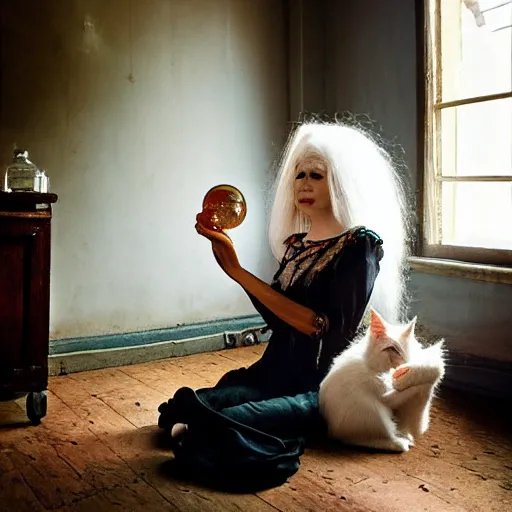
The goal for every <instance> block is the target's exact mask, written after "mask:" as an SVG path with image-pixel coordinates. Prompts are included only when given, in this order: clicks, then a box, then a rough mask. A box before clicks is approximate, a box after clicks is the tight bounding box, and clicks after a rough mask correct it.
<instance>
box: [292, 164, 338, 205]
mask: <svg viewBox="0 0 512 512" xmlns="http://www.w3.org/2000/svg"><path fill="white" fill-rule="evenodd" d="M327 172H328V171H327V164H326V162H325V160H323V159H322V157H320V156H319V155H308V156H306V157H305V158H302V159H300V160H299V162H298V163H297V166H296V168H295V180H294V202H295V207H296V208H297V209H298V210H300V211H301V212H303V213H305V214H306V215H311V214H314V213H315V212H321V211H326V210H330V209H331V197H330V195H329V183H328V179H327Z"/></svg>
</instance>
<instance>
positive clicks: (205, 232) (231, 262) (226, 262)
mask: <svg viewBox="0 0 512 512" xmlns="http://www.w3.org/2000/svg"><path fill="white" fill-rule="evenodd" d="M201 216H202V214H201V213H199V214H198V215H197V216H196V221H197V222H196V226H195V227H196V231H197V232H198V233H199V234H200V235H202V236H204V237H205V238H207V239H208V240H210V242H211V243H212V250H213V255H214V256H215V259H216V260H217V263H218V264H219V265H220V267H221V268H222V270H224V272H226V274H228V276H230V277H233V274H234V272H236V270H238V269H239V268H240V262H239V261H238V256H237V255H236V251H235V247H234V246H233V242H232V241H231V238H229V236H228V235H226V233H224V231H222V230H217V229H212V228H209V227H206V225H205V223H204V222H203V220H202V218H201Z"/></svg>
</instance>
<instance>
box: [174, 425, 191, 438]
mask: <svg viewBox="0 0 512 512" xmlns="http://www.w3.org/2000/svg"><path fill="white" fill-rule="evenodd" d="M187 430H188V425H185V423H175V424H174V426H173V427H172V430H171V437H178V436H179V435H180V434H183V433H184V432H186V431H187Z"/></svg>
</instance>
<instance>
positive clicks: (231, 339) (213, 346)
mask: <svg viewBox="0 0 512 512" xmlns="http://www.w3.org/2000/svg"><path fill="white" fill-rule="evenodd" d="M264 327H265V322H264V321H263V319H262V318H261V316H259V315H250V316H244V317H237V318H230V319H222V320H215V321H212V322H203V323H197V324H191V325H183V326H177V327H171V328H167V329H154V330H149V331H141V332H132V333H120V334H109V335H102V336H87V337H80V338H67V339H56V340H52V341H50V354H49V358H48V367H49V374H50V375H52V376H53V375H65V374H68V373H75V372H81V371H88V370H97V369H101V368H110V367H115V366H125V365H130V364H137V363H145V362H149V361H155V360H158V359H167V358H170V357H181V356H186V355H192V354H197V353H200V352H212V351H219V350H224V349H229V348H234V347H236V346H240V345H241V344H242V335H243V334H244V332H246V331H251V332H255V333H256V334H257V336H256V340H255V341H256V343H260V342H262V341H266V339H265V337H264V335H263V333H262V329H263V328H264Z"/></svg>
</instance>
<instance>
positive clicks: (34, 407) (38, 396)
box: [27, 391, 47, 425]
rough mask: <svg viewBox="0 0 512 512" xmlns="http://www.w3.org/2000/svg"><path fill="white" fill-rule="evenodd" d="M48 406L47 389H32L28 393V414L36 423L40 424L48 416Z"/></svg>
mask: <svg viewBox="0 0 512 512" xmlns="http://www.w3.org/2000/svg"><path fill="white" fill-rule="evenodd" d="M46 407H47V398H46V391H32V392H31V393H29V394H28V395H27V416H28V419H29V420H30V421H31V422H32V423H33V424H34V425H39V423H41V418H44V417H45V416H46Z"/></svg>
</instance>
